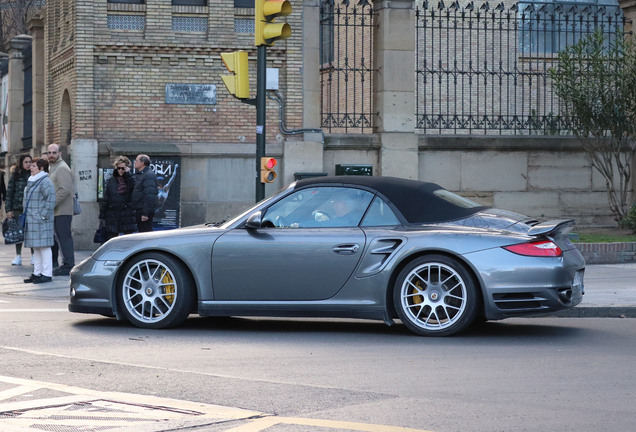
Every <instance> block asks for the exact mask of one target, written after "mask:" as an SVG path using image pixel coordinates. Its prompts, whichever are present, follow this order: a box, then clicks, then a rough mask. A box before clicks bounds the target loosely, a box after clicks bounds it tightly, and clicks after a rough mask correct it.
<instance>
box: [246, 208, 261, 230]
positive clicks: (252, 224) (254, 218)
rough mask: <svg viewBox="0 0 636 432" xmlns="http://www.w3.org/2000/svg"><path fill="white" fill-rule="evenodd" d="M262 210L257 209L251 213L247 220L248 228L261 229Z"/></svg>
mask: <svg viewBox="0 0 636 432" xmlns="http://www.w3.org/2000/svg"><path fill="white" fill-rule="evenodd" d="M261 217H262V216H261V212H259V211H257V212H256V213H253V214H251V215H250V217H248V218H247V221H245V228H247V229H259V228H261V226H262V219H261Z"/></svg>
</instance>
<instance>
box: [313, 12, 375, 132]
mask: <svg viewBox="0 0 636 432" xmlns="http://www.w3.org/2000/svg"><path fill="white" fill-rule="evenodd" d="M354 1H355V3H354V2H350V1H349V0H322V1H321V2H320V86H321V97H320V112H321V127H322V128H323V129H324V130H326V131H328V132H331V133H364V132H370V131H371V129H372V128H373V124H374V117H375V114H374V112H373V22H374V19H373V6H372V5H371V4H370V3H369V2H368V1H367V0H354Z"/></svg>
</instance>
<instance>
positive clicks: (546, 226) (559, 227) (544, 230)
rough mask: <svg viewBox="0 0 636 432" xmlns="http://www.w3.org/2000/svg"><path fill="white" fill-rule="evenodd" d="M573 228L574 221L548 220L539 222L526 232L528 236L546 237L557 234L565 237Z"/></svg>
mask: <svg viewBox="0 0 636 432" xmlns="http://www.w3.org/2000/svg"><path fill="white" fill-rule="evenodd" d="M572 228H574V219H563V220H550V221H546V222H541V223H540V224H537V225H535V226H533V227H532V228H530V229H529V230H528V235H530V236H535V237H536V236H546V235H550V234H556V233H557V232H558V233H560V234H562V235H565V234H567V233H569V232H570V231H572Z"/></svg>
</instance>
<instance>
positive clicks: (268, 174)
mask: <svg viewBox="0 0 636 432" xmlns="http://www.w3.org/2000/svg"><path fill="white" fill-rule="evenodd" d="M277 164H278V162H276V159H274V158H273V157H262V158H261V183H271V182H273V181H274V180H275V179H276V177H277V175H276V171H274V168H275V167H276V165H277Z"/></svg>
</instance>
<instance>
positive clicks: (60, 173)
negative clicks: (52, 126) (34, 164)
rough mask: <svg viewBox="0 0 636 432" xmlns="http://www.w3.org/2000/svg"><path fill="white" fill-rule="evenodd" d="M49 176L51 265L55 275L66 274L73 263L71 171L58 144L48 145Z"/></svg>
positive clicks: (72, 191) (73, 193)
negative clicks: (52, 236)
mask: <svg viewBox="0 0 636 432" xmlns="http://www.w3.org/2000/svg"><path fill="white" fill-rule="evenodd" d="M48 155H49V159H48V161H49V164H50V172H51V174H50V176H51V181H52V182H53V185H54V186H55V199H56V201H55V245H54V246H53V267H57V268H56V269H55V270H54V271H53V274H54V275H55V276H60V275H67V274H69V273H70V272H71V269H72V268H73V266H74V265H75V246H74V245H73V235H72V234H71V223H72V222H73V197H74V196H75V191H74V190H73V173H72V172H71V168H70V167H69V166H68V165H67V164H66V162H64V160H63V159H62V155H61V153H60V146H58V145H57V144H51V145H49V147H48ZM58 250H60V251H62V265H60V266H59V267H58V256H57V252H58Z"/></svg>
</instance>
